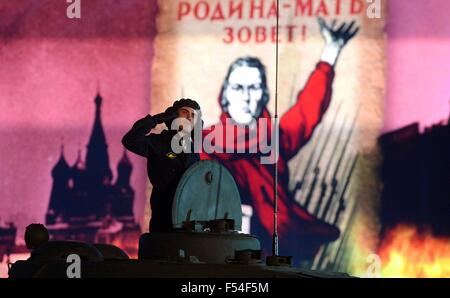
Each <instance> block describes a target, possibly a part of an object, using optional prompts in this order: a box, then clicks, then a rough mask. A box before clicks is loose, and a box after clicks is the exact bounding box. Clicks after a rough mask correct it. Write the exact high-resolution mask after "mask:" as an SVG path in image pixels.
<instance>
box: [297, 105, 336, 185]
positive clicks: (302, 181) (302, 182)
mask: <svg viewBox="0 0 450 298" xmlns="http://www.w3.org/2000/svg"><path fill="white" fill-rule="evenodd" d="M341 106H342V102H340V103H339V105H338V107H337V109H336V113H335V114H334V117H333V122H332V126H331V128H330V132H331V131H333V128H334V125H335V123H336V119H337V116H338V114H339V111H340V109H341ZM324 131H325V128H324V127H322V128H321V129H320V130H319V132H318V135H317V142H316V145H319V144H320V143H321V142H322V138H323V137H324V135H323V134H324ZM330 132H329V133H330ZM325 142H326V141H325ZM317 152H318V151H317V150H312V152H311V154H310V155H309V158H308V161H307V163H306V167H305V170H304V172H303V176H302V178H301V179H300V180H299V181H297V183H296V184H295V186H294V189H293V192H294V193H296V192H297V191H299V190H301V189H302V187H303V186H304V185H305V181H306V177H308V175H309V172H310V171H311V166H312V164H313V161H314V160H315V159H316V154H317ZM299 170H300V163H297V167H296V168H295V170H294V173H298V171H299Z"/></svg>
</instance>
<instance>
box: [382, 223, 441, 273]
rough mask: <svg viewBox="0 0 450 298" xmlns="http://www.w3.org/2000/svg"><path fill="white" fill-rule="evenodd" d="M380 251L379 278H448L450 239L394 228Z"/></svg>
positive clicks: (400, 227)
mask: <svg viewBox="0 0 450 298" xmlns="http://www.w3.org/2000/svg"><path fill="white" fill-rule="evenodd" d="M383 242H384V243H383V244H382V245H381V247H380V249H379V252H378V254H379V256H380V258H381V268H382V269H381V276H382V277H408V278H413V277H450V238H437V237H434V236H433V235H432V234H431V233H430V232H426V233H419V232H418V231H417V229H416V228H414V227H409V226H404V225H402V226H397V227H396V228H394V229H393V230H391V231H390V232H389V233H388V235H387V237H386V238H385V240H384V241H383Z"/></svg>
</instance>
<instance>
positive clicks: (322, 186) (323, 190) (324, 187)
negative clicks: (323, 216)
mask: <svg viewBox="0 0 450 298" xmlns="http://www.w3.org/2000/svg"><path fill="white" fill-rule="evenodd" d="M344 128H345V122H344V124H342V126H341V128H340V129H339V133H338V136H337V137H336V140H335V144H334V146H333V152H337V148H338V146H339V141H340V140H341V138H342V134H343V133H344ZM344 150H345V148H344ZM333 157H334V154H331V156H330V159H329V160H328V163H327V165H326V168H325V172H324V173H323V176H322V181H321V182H320V195H319V201H318V202H317V204H316V207H315V208H314V212H313V214H314V215H315V216H317V215H318V214H319V211H320V207H321V206H322V202H323V198H324V196H325V194H326V192H327V182H326V180H327V177H328V173H329V171H330V168H331V163H332V161H333Z"/></svg>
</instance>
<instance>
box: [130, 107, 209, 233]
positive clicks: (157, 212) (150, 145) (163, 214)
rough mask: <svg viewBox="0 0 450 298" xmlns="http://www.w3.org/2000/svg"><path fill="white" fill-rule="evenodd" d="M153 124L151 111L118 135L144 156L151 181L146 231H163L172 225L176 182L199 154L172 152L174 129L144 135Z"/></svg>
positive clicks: (155, 122)
mask: <svg viewBox="0 0 450 298" xmlns="http://www.w3.org/2000/svg"><path fill="white" fill-rule="evenodd" d="M166 124H169V123H166ZM156 125H157V121H156V119H155V117H154V116H151V115H147V116H146V117H144V118H142V119H140V120H138V121H137V122H136V123H134V125H133V127H132V128H131V130H130V131H129V132H128V133H127V134H126V135H125V136H124V137H123V138H122V144H123V145H124V146H125V148H126V149H128V150H130V151H132V152H134V153H136V154H138V155H140V156H143V157H146V158H147V173H148V177H149V179H150V182H151V183H152V185H153V190H152V195H151V197H150V204H151V208H152V217H151V220H150V232H166V231H169V230H171V229H172V203H173V197H174V195H175V190H176V188H177V185H178V182H179V181H180V179H181V177H182V175H183V174H184V172H185V171H186V170H187V169H188V168H189V167H190V166H191V165H192V164H194V163H195V162H196V161H198V160H200V156H199V154H198V153H185V152H181V153H179V154H175V153H174V152H173V151H172V148H171V141H172V137H173V136H174V135H175V134H176V133H177V132H176V131H175V130H163V131H162V132H161V133H160V134H154V133H151V134H149V135H147V134H148V132H149V131H150V130H151V129H152V128H154V127H155V126H156ZM168 127H170V126H168ZM191 152H193V151H191Z"/></svg>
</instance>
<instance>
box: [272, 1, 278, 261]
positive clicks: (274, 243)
mask: <svg viewBox="0 0 450 298" xmlns="http://www.w3.org/2000/svg"><path fill="white" fill-rule="evenodd" d="M279 29H280V0H277V33H276V43H275V56H276V58H275V116H274V118H275V140H274V142H275V166H274V187H273V196H274V201H273V237H272V256H278V246H279V243H278V146H279V144H278V142H279V139H278V137H279V136H278V45H279V40H278V35H279Z"/></svg>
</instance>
